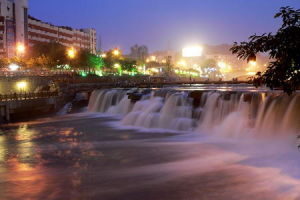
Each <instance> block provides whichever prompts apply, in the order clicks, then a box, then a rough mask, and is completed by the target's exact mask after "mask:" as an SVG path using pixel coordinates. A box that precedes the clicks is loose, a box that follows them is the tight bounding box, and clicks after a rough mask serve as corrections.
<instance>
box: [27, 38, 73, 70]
mask: <svg viewBox="0 0 300 200" xmlns="http://www.w3.org/2000/svg"><path fill="white" fill-rule="evenodd" d="M30 56H31V57H32V58H35V59H36V58H43V59H44V58H45V57H46V58H47V59H48V63H47V65H48V67H49V68H54V67H56V66H58V65H65V64H67V63H68V62H69V61H68V58H67V55H66V47H65V46H63V45H61V44H59V43H56V42H51V43H38V44H36V45H34V46H33V47H32V48H31V51H30Z"/></svg>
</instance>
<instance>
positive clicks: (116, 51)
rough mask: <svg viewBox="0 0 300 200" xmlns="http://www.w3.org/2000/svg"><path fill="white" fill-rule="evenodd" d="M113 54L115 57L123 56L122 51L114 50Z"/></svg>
mask: <svg viewBox="0 0 300 200" xmlns="http://www.w3.org/2000/svg"><path fill="white" fill-rule="evenodd" d="M112 54H113V55H114V56H119V55H121V51H120V50H119V49H114V50H113V52H112Z"/></svg>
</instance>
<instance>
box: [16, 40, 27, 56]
mask: <svg viewBox="0 0 300 200" xmlns="http://www.w3.org/2000/svg"><path fill="white" fill-rule="evenodd" d="M25 51H26V47H25V45H24V44H23V43H20V42H18V43H17V45H16V52H17V55H23V54H25Z"/></svg>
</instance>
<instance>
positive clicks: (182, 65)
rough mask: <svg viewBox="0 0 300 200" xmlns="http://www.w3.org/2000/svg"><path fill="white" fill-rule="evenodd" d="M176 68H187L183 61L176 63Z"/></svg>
mask: <svg viewBox="0 0 300 200" xmlns="http://www.w3.org/2000/svg"><path fill="white" fill-rule="evenodd" d="M177 65H178V66H180V67H186V66H187V63H186V62H185V60H180V61H179V62H178V63H177Z"/></svg>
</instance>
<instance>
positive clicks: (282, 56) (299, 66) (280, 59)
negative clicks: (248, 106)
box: [231, 7, 300, 94]
mask: <svg viewBox="0 0 300 200" xmlns="http://www.w3.org/2000/svg"><path fill="white" fill-rule="evenodd" d="M275 18H282V22H283V23H282V26H281V28H280V29H279V30H278V31H277V33H276V34H272V33H268V34H263V35H253V36H250V38H249V41H248V42H241V43H234V46H233V47H232V48H231V51H232V53H233V54H237V57H238V58H240V59H245V60H247V61H251V60H256V55H257V54H258V53H268V54H269V56H270V59H271V60H273V61H272V62H270V63H269V66H268V68H267V70H266V71H265V72H264V73H258V74H257V77H256V79H259V80H256V82H261V83H264V84H266V86H268V87H270V88H271V89H275V88H282V89H283V90H284V91H285V92H287V93H288V94H291V93H293V92H294V91H295V90H296V89H297V88H298V87H299V86H300V10H294V9H292V8H290V7H282V8H281V9H280V12H279V13H277V14H276V15H275Z"/></svg>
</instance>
